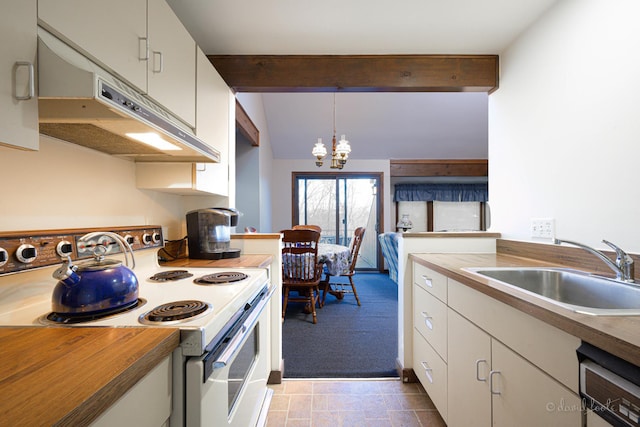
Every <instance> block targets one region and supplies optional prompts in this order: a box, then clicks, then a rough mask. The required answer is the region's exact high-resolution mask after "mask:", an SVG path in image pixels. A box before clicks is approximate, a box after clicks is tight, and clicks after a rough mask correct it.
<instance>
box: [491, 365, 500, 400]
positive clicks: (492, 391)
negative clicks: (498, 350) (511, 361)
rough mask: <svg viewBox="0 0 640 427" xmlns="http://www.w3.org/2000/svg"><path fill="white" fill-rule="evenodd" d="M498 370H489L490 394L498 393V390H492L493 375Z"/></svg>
mask: <svg viewBox="0 0 640 427" xmlns="http://www.w3.org/2000/svg"><path fill="white" fill-rule="evenodd" d="M499 373H500V371H491V372H489V390H491V394H495V395H500V394H501V393H500V392H499V391H496V390H494V388H493V376H494V375H496V374H499Z"/></svg>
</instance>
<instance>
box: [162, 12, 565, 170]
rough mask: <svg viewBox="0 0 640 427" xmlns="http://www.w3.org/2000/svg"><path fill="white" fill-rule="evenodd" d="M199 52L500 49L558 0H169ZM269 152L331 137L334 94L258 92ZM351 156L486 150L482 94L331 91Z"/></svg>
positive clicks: (302, 153) (280, 153)
mask: <svg viewBox="0 0 640 427" xmlns="http://www.w3.org/2000/svg"><path fill="white" fill-rule="evenodd" d="M167 1H168V3H169V4H170V5H171V7H172V8H173V9H174V11H175V12H176V14H177V15H178V17H179V18H180V19H181V20H182V22H183V23H184V25H185V26H186V27H187V29H188V30H189V31H190V32H191V34H192V36H193V37H194V39H195V40H196V42H197V43H198V44H199V45H200V46H201V47H202V49H203V51H204V52H205V53H206V54H231V55H233V54H338V55H342V54H345V55H346V54H500V52H502V51H503V50H504V49H505V48H506V47H507V46H508V45H509V44H510V43H511V42H512V41H513V40H514V39H515V38H516V37H517V36H518V35H519V34H520V33H521V32H522V31H523V30H524V29H526V28H527V27H528V26H529V25H531V24H532V23H533V22H534V21H535V20H536V19H537V18H538V17H539V16H540V15H541V14H542V13H544V11H545V10H547V9H548V8H549V7H550V6H551V5H552V4H554V3H556V2H557V1H559V0H483V1H478V0H448V1H442V0H350V1H344V0H324V1H320V2H319V1H311V0H270V1H264V0H231V1H230V0H167ZM263 97H264V106H265V115H266V118H267V126H268V132H269V136H270V140H271V145H272V149H273V152H274V157H276V158H289V159H304V158H310V156H311V154H310V152H311V148H312V147H313V144H314V143H315V142H316V140H317V138H319V137H321V138H322V139H323V142H325V144H327V145H330V143H331V137H332V131H333V123H332V121H333V94H331V93H286V94H281V93H277V94H276V93H273V94H263ZM336 126H337V133H338V138H339V137H340V134H341V133H344V134H346V136H347V139H348V140H349V141H350V143H351V146H352V153H351V155H350V158H352V159H386V158H432V159H438V158H439V159H445V158H447V159H460V158H487V95H486V94H482V93H338V94H337V96H336Z"/></svg>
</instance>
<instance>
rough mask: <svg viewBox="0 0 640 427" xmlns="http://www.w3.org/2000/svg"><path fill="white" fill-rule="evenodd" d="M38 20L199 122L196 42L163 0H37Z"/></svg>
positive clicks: (188, 120)
mask: <svg viewBox="0 0 640 427" xmlns="http://www.w3.org/2000/svg"><path fill="white" fill-rule="evenodd" d="M147 3H148V4H147ZM38 20H39V21H38V22H39V24H40V25H41V26H42V27H44V28H46V29H47V30H49V31H51V32H52V33H53V34H55V35H57V36H58V37H60V38H62V39H63V40H65V42H67V43H69V44H70V45H71V46H73V47H75V48H76V49H78V50H80V51H82V52H83V53H84V54H85V55H87V56H89V57H90V58H91V59H93V60H95V61H96V62H98V63H99V64H100V65H102V66H104V67H105V68H107V69H110V70H112V71H113V72H115V73H116V74H118V75H119V76H120V77H121V78H123V79H124V80H127V81H128V82H129V83H131V84H133V85H134V86H136V87H137V88H138V89H140V90H141V91H142V92H143V93H146V94H147V95H148V96H150V97H151V98H154V99H155V100H156V101H157V102H158V103H160V104H162V105H163V106H164V107H165V108H166V109H167V110H169V111H170V112H172V113H173V114H174V115H176V116H178V117H179V118H180V119H182V121H184V122H185V123H186V124H188V125H189V126H190V127H192V128H194V127H195V109H196V100H195V99H196V82H195V79H196V72H195V68H196V44H195V41H194V40H193V39H192V38H191V36H190V35H189V33H188V32H187V30H186V29H185V28H184V26H183V25H182V23H181V22H180V20H179V19H178V18H177V17H176V15H175V14H174V13H173V11H172V10H171V8H170V7H169V5H167V3H166V2H165V1H164V0H108V1H107V0H38Z"/></svg>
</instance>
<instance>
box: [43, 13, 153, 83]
mask: <svg viewBox="0 0 640 427" xmlns="http://www.w3.org/2000/svg"><path fill="white" fill-rule="evenodd" d="M38 19H39V23H40V25H41V26H43V27H44V28H46V29H47V30H49V31H51V32H52V33H53V34H55V35H57V36H58V37H60V38H62V39H64V40H65V41H66V42H67V43H69V44H70V45H71V46H73V47H75V48H76V49H78V50H81V51H83V52H84V53H85V54H86V55H88V56H90V57H91V59H93V60H94V61H96V62H98V63H100V65H102V66H104V67H106V68H109V69H111V70H113V71H114V72H115V73H116V74H118V75H120V76H121V77H122V78H124V79H126V80H128V81H129V82H130V83H132V84H133V85H134V86H136V87H138V88H140V89H141V90H142V91H144V92H146V90H147V61H146V60H145V59H144V56H145V55H146V43H147V0H110V1H108V2H106V1H104V0H38Z"/></svg>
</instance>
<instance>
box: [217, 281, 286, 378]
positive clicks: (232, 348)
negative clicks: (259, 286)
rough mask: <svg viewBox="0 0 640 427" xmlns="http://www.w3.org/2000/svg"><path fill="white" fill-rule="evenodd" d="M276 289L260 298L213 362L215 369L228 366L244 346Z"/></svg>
mask: <svg viewBox="0 0 640 427" xmlns="http://www.w3.org/2000/svg"><path fill="white" fill-rule="evenodd" d="M274 290H275V286H272V287H271V289H270V290H269V292H268V293H266V294H265V295H264V297H263V298H262V299H261V300H260V302H259V303H258V304H257V305H256V306H255V307H254V308H253V310H252V311H251V314H250V315H249V317H247V319H246V320H245V321H244V323H243V324H242V327H241V328H240V330H239V331H238V333H237V334H236V335H235V336H234V337H233V339H232V340H231V341H230V342H229V344H227V347H226V348H225V349H224V351H223V352H222V354H220V356H219V357H218V358H217V359H216V361H215V362H213V369H214V370H215V369H220V368H224V367H225V366H227V365H228V364H229V363H230V362H231V361H232V360H233V358H234V357H235V355H236V353H237V352H238V351H239V350H240V349H241V348H242V344H244V340H245V338H246V337H247V336H248V335H249V334H250V333H251V331H252V330H253V327H254V326H255V324H256V323H257V322H258V318H259V317H260V315H261V314H262V311H263V310H264V309H265V307H266V306H267V304H269V301H270V300H271V295H273V291H274Z"/></svg>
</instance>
